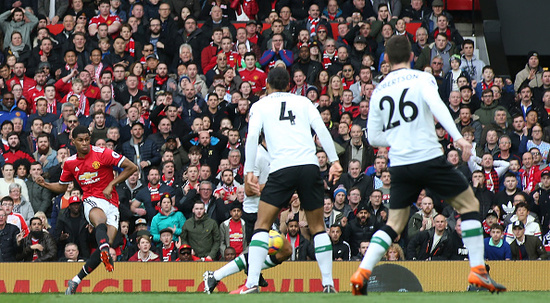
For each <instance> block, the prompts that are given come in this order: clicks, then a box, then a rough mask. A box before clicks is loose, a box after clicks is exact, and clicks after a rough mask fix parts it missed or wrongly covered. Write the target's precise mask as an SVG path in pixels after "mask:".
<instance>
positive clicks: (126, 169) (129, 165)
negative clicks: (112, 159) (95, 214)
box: [103, 158, 137, 199]
mask: <svg viewBox="0 0 550 303" xmlns="http://www.w3.org/2000/svg"><path fill="white" fill-rule="evenodd" d="M120 167H121V168H122V169H123V171H122V172H121V173H120V174H118V176H117V177H116V178H114V179H113V181H111V182H110V183H109V185H107V187H106V188H105V189H104V190H103V195H105V198H107V199H111V192H112V191H113V188H114V187H115V186H116V185H117V184H119V183H122V182H124V181H126V179H128V178H129V177H130V176H131V175H132V174H133V173H135V172H136V171H137V166H136V165H135V164H134V163H133V162H132V161H130V160H128V159H127V158H124V161H122V164H121V165H120Z"/></svg>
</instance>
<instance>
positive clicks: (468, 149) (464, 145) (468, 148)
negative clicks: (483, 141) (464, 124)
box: [455, 138, 472, 162]
mask: <svg viewBox="0 0 550 303" xmlns="http://www.w3.org/2000/svg"><path fill="white" fill-rule="evenodd" d="M455 142H456V144H457V145H458V147H459V148H460V149H461V150H462V160H464V162H468V159H470V156H471V155H472V144H471V143H470V142H468V141H466V139H464V138H460V139H458V140H456V141H455Z"/></svg>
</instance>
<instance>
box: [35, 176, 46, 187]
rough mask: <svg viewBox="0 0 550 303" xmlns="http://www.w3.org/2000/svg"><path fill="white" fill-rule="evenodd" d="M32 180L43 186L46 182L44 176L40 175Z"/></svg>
mask: <svg viewBox="0 0 550 303" xmlns="http://www.w3.org/2000/svg"><path fill="white" fill-rule="evenodd" d="M34 182H35V183H36V184H38V185H40V186H42V187H44V185H45V184H46V181H44V177H42V176H38V177H36V178H34Z"/></svg>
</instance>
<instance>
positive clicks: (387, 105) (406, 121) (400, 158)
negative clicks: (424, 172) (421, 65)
mask: <svg viewBox="0 0 550 303" xmlns="http://www.w3.org/2000/svg"><path fill="white" fill-rule="evenodd" d="M434 116H435V117H436V118H437V120H438V121H439V123H441V125H442V126H443V127H444V128H445V129H446V130H447V132H448V133H449V134H450V135H451V136H452V137H453V139H455V140H458V139H460V138H462V135H461V134H460V132H459V131H458V129H457V128H456V125H455V124H454V121H453V119H452V117H451V114H450V113H449V110H448V109H447V107H446V106H445V104H444V103H443V101H442V100H441V98H440V97H439V93H438V88H437V83H436V81H435V78H434V77H433V76H432V75H430V74H428V73H426V72H421V71H417V70H411V69H398V70H395V71H392V72H391V73H390V74H388V76H387V77H386V78H385V79H384V80H383V81H382V82H381V83H380V84H379V85H378V86H377V87H376V89H375V90H374V93H373V94H372V97H371V102H370V109H369V118H368V120H367V131H368V138H369V142H370V144H372V145H375V146H390V147H391V149H390V152H389V157H390V159H391V163H392V166H400V165H408V164H414V163H419V162H423V161H427V160H430V159H434V158H436V157H438V156H441V155H442V154H443V151H442V149H441V144H439V142H438V140H437V135H436V133H435V125H434Z"/></svg>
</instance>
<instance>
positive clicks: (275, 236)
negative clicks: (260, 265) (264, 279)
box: [267, 230, 284, 255]
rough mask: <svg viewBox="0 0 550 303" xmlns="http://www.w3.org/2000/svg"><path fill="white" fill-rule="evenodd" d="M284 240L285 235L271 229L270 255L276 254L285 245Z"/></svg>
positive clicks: (268, 251)
mask: <svg viewBox="0 0 550 303" xmlns="http://www.w3.org/2000/svg"><path fill="white" fill-rule="evenodd" d="M283 244H284V241H283V236H281V234H280V233H278V232H276V231H274V230H270V231H269V248H268V250H267V253H268V254H270V255H274V254H276V253H277V252H278V251H279V249H281V247H283Z"/></svg>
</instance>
